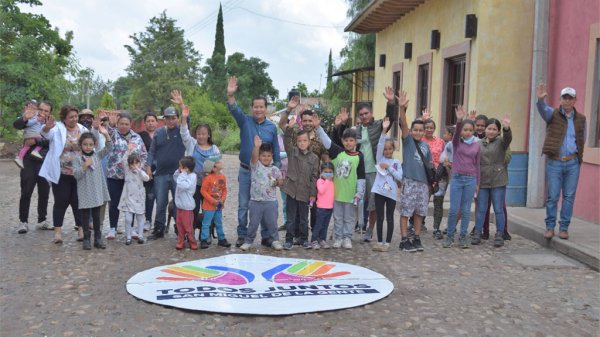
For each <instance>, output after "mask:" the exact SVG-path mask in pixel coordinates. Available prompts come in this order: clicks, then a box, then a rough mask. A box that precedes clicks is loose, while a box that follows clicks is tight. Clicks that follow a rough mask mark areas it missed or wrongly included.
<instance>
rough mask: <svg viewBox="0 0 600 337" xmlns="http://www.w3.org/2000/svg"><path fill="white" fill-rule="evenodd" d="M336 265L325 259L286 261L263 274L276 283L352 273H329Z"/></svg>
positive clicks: (306, 280) (328, 277)
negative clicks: (294, 262) (293, 262)
mask: <svg viewBox="0 0 600 337" xmlns="http://www.w3.org/2000/svg"><path fill="white" fill-rule="evenodd" d="M334 267H335V264H333V263H325V262H323V261H302V262H298V263H296V264H293V265H292V264H291V263H284V264H280V265H278V266H277V267H275V268H272V269H269V270H267V271H265V272H264V273H262V276H263V277H264V278H265V279H267V280H269V281H271V282H275V283H306V282H313V281H318V280H323V279H331V278H335V277H338V276H343V275H348V274H350V272H349V271H338V272H333V273H329V271H330V270H331V269H333V268H334Z"/></svg>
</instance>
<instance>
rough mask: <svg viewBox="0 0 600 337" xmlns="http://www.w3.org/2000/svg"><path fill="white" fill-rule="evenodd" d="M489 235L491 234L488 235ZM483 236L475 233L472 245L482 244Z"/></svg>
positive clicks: (472, 237)
mask: <svg viewBox="0 0 600 337" xmlns="http://www.w3.org/2000/svg"><path fill="white" fill-rule="evenodd" d="M488 235H489V234H488ZM481 239H482V235H481V232H479V231H475V232H474V233H473V235H471V244H472V245H474V246H477V245H478V244H480V243H481Z"/></svg>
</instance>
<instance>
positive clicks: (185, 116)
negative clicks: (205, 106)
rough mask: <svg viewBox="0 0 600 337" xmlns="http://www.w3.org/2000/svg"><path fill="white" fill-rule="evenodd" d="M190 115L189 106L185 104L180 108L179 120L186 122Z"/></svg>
mask: <svg viewBox="0 0 600 337" xmlns="http://www.w3.org/2000/svg"><path fill="white" fill-rule="evenodd" d="M189 116H190V107H189V106H187V105H184V106H183V109H181V120H182V121H183V123H187V119H188V117H189Z"/></svg>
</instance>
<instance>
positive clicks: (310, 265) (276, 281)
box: [127, 254, 394, 315]
mask: <svg viewBox="0 0 600 337" xmlns="http://www.w3.org/2000/svg"><path fill="white" fill-rule="evenodd" d="M393 289H394V287H393V284H392V283H391V282H390V281H389V280H388V279H387V278H385V277H384V276H383V275H381V274H378V273H376V272H373V271H371V270H369V269H366V268H363V267H359V266H355V265H350V264H345V263H339V262H329V261H320V260H306V259H291V258H279V257H273V256H263V255H252V254H243V255H238V254H233V255H225V256H220V257H214V258H209V259H202V260H195V261H188V262H182V263H177V264H173V265H167V266H159V267H156V268H152V269H148V270H146V271H143V272H140V273H138V274H136V275H134V276H133V277H131V278H130V279H129V281H127V291H128V292H129V293H130V294H132V295H133V296H135V297H137V298H140V299H142V300H145V301H148V302H152V303H157V304H160V305H166V306H173V307H178V308H184V309H191V310H202V311H212V312H221V313H240V314H255V315H289V314H296V313H305V312H314V311H326V310H336V309H343V308H350V307H355V306H359V305H364V304H367V303H371V302H374V301H377V300H380V299H382V298H384V297H386V296H387V295H389V294H390V293H391V292H392V291H393Z"/></svg>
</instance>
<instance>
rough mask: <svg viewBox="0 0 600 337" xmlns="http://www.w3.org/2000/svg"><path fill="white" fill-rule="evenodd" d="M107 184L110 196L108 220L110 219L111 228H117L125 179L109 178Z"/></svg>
mask: <svg viewBox="0 0 600 337" xmlns="http://www.w3.org/2000/svg"><path fill="white" fill-rule="evenodd" d="M106 185H107V187H108V195H109V196H110V206H109V208H108V220H109V221H110V228H114V229H116V228H117V224H118V223H119V200H121V194H123V186H125V180H124V179H113V178H108V179H106Z"/></svg>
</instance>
